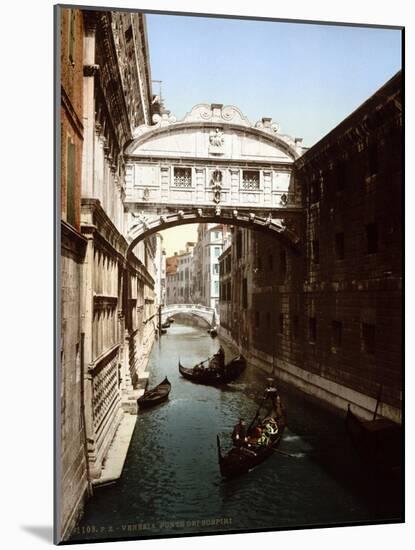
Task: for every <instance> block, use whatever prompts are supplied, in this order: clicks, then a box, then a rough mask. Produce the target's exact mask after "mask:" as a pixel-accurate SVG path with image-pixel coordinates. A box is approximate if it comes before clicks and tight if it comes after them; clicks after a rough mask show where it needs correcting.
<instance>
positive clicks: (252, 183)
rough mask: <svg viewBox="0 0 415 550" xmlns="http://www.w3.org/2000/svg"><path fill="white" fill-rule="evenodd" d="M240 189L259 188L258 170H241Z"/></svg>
mask: <svg viewBox="0 0 415 550" xmlns="http://www.w3.org/2000/svg"><path fill="white" fill-rule="evenodd" d="M242 189H249V190H259V172H258V171H257V170H243V171H242Z"/></svg>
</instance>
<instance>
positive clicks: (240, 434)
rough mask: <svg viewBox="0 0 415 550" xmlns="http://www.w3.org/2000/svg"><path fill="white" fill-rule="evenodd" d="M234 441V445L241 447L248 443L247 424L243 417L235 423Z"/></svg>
mask: <svg viewBox="0 0 415 550" xmlns="http://www.w3.org/2000/svg"><path fill="white" fill-rule="evenodd" d="M232 441H233V443H234V445H236V446H238V447H241V446H242V445H245V444H246V443H247V441H248V440H247V437H246V425H245V421H244V419H243V418H240V419H239V422H238V423H237V424H235V426H234V428H233V432H232Z"/></svg>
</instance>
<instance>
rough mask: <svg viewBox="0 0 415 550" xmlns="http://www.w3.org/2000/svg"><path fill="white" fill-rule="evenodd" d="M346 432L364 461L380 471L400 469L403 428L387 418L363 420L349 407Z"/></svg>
mask: <svg viewBox="0 0 415 550" xmlns="http://www.w3.org/2000/svg"><path fill="white" fill-rule="evenodd" d="M346 430H347V433H348V434H349V436H350V439H351V441H352V443H353V445H354V447H355V449H356V451H357V452H358V453H359V454H360V456H361V457H362V459H363V460H364V461H365V462H366V463H367V464H368V465H369V466H373V467H374V468H375V469H376V470H378V471H388V470H392V469H395V468H398V467H399V466H400V465H401V461H402V428H401V426H400V425H399V424H396V423H395V422H392V421H391V420H388V419H387V418H376V417H375V416H374V418H373V420H362V419H360V418H359V417H358V416H357V415H356V414H354V413H353V412H352V411H351V409H350V404H349V405H348V407H347V414H346Z"/></svg>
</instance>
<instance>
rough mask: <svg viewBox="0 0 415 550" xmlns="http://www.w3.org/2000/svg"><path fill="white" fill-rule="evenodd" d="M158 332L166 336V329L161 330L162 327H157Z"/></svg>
mask: <svg viewBox="0 0 415 550" xmlns="http://www.w3.org/2000/svg"><path fill="white" fill-rule="evenodd" d="M158 330H159V332H160V334H166V332H167V329H166V328H163V327H158Z"/></svg>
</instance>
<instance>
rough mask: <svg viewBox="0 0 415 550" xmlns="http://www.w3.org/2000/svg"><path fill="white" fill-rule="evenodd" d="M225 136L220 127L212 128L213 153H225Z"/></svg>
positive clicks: (210, 144) (211, 145) (211, 151)
mask: <svg viewBox="0 0 415 550" xmlns="http://www.w3.org/2000/svg"><path fill="white" fill-rule="evenodd" d="M224 143H225V138H224V137H223V131H222V130H221V129H220V128H216V129H215V130H212V131H211V132H210V134H209V153H211V154H212V155H223V144H224Z"/></svg>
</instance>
